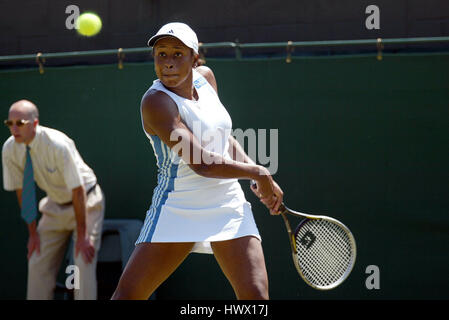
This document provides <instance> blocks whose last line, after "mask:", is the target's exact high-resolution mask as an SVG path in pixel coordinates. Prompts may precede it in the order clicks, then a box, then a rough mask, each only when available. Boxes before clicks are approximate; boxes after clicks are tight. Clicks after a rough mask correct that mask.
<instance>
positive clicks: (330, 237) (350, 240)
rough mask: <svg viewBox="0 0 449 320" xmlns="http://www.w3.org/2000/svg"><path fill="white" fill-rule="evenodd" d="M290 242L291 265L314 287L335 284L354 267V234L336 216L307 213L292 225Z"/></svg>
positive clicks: (321, 288)
mask: <svg viewBox="0 0 449 320" xmlns="http://www.w3.org/2000/svg"><path fill="white" fill-rule="evenodd" d="M292 241H294V242H295V243H294V246H292V247H294V251H295V252H294V254H293V260H294V262H295V263H294V264H295V267H296V269H297V271H298V273H299V275H300V276H301V277H302V278H303V280H304V281H305V282H306V283H307V284H308V285H309V286H311V287H313V288H315V289H318V290H330V289H334V288H336V287H338V286H339V285H340V284H342V283H343V281H344V280H346V279H347V278H348V276H349V274H350V273H351V271H352V269H353V267H354V264H355V260H356V256H357V247H356V242H355V239H354V236H353V235H352V233H351V231H350V230H349V228H348V227H346V226H345V225H344V224H343V223H341V222H340V221H338V220H336V219H333V218H330V217H326V216H311V215H307V218H305V219H304V220H302V221H301V222H300V223H299V224H298V226H297V227H296V230H295V232H294V234H293V237H292Z"/></svg>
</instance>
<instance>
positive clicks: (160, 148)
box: [136, 136, 178, 244]
mask: <svg viewBox="0 0 449 320" xmlns="http://www.w3.org/2000/svg"><path fill="white" fill-rule="evenodd" d="M151 138H152V139H153V146H154V149H155V153H156V156H157V158H158V171H159V173H158V185H157V186H156V188H155V189H154V192H153V198H152V203H151V206H150V209H149V210H148V211H147V216H146V219H145V224H144V226H143V228H142V230H141V233H140V236H139V238H138V239H137V241H136V244H138V243H141V242H151V239H152V238H153V235H154V231H155V229H156V225H157V222H158V220H159V216H160V214H161V210H162V206H163V205H164V204H165V202H166V201H167V198H168V194H169V193H170V192H171V191H173V190H174V182H175V178H176V174H177V170H178V165H177V164H174V163H173V162H172V159H171V150H170V148H169V147H168V146H167V145H165V144H164V143H163V142H162V141H161V140H160V139H159V137H157V136H151Z"/></svg>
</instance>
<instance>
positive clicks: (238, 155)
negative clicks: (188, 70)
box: [196, 66, 284, 214]
mask: <svg viewBox="0 0 449 320" xmlns="http://www.w3.org/2000/svg"><path fill="white" fill-rule="evenodd" d="M196 71H198V72H199V73H200V74H201V75H202V76H203V77H204V78H206V80H207V81H208V82H209V84H210V85H211V86H212V88H214V89H215V92H216V93H217V94H218V85H217V80H216V79H215V75H214V73H213V72H212V70H211V69H210V68H209V67H206V66H200V67H197V68H196ZM228 142H229V147H228V152H229V155H230V156H231V158H232V160H235V161H239V162H244V163H250V164H256V163H255V162H254V161H253V160H252V159H251V158H250V157H249V156H248V155H247V154H246V152H245V150H244V149H243V147H242V146H241V145H240V143H239V142H238V141H237V140H236V139H235V138H234V137H233V136H232V135H230V136H229V139H228ZM251 190H252V191H253V192H254V194H255V195H256V196H257V197H258V198H259V199H260V198H261V194H260V193H259V192H258V191H257V185H256V186H255V187H253V186H251ZM273 191H274V194H275V196H276V205H275V206H274V208H279V206H280V204H281V203H282V200H283V198H284V192H283V191H282V189H281V188H280V187H279V185H278V184H277V183H276V181H274V180H273ZM262 202H263V201H262ZM264 204H265V205H266V203H264ZM270 212H271V213H272V214H278V212H275V211H274V210H273V211H271V210H270Z"/></svg>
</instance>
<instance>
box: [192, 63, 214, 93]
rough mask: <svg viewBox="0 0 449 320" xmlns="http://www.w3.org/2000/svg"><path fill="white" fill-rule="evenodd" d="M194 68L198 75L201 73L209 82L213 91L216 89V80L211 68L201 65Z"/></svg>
mask: <svg viewBox="0 0 449 320" xmlns="http://www.w3.org/2000/svg"><path fill="white" fill-rule="evenodd" d="M195 70H196V71H197V72H198V73H199V74H200V75H202V76H203V77H204V78H205V79H206V80H207V82H209V84H210V85H211V86H212V87H213V88H214V89H215V91H217V80H216V79H215V75H214V72H213V71H212V69H211V68H209V67H207V66H204V65H202V66H199V67H196V68H195Z"/></svg>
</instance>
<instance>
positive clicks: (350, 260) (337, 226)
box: [255, 186, 357, 290]
mask: <svg viewBox="0 0 449 320" xmlns="http://www.w3.org/2000/svg"><path fill="white" fill-rule="evenodd" d="M255 187H256V186H255ZM279 210H280V211H281V216H282V218H283V219H284V222H285V227H286V228H287V232H288V236H289V240H290V245H291V249H292V257H293V263H294V265H295V267H296V270H297V271H298V273H299V275H300V276H301V278H302V279H303V280H304V281H305V282H306V283H307V284H308V285H309V286H311V287H312V288H315V289H318V290H330V289H334V288H336V287H338V286H339V285H340V284H341V283H342V282H343V281H344V280H345V279H346V278H347V277H348V276H349V274H350V273H351V271H352V268H353V267H354V264H355V259H356V255H357V248H356V243H355V239H354V236H353V235H352V233H351V231H350V230H349V229H348V227H346V226H345V225H344V224H343V223H341V222H340V221H338V220H336V219H333V218H330V217H326V216H317V215H310V214H306V213H301V212H297V211H294V210H292V209H290V208H288V207H287V206H285V204H284V203H282V205H281V206H280V208H279ZM286 214H290V215H293V216H295V217H299V218H301V219H302V220H301V221H300V222H299V224H298V225H297V227H296V229H295V231H294V232H292V228H291V226H290V222H289V220H288V219H287V216H286Z"/></svg>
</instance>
